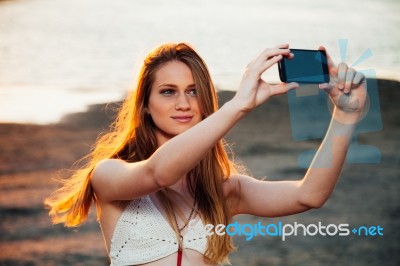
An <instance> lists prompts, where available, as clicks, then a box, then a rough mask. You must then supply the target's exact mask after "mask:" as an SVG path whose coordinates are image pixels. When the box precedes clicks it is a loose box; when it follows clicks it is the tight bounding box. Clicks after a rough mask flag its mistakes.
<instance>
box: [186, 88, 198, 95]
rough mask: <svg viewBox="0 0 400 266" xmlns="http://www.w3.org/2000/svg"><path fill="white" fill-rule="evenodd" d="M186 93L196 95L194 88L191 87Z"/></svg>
mask: <svg viewBox="0 0 400 266" xmlns="http://www.w3.org/2000/svg"><path fill="white" fill-rule="evenodd" d="M187 94H189V95H190V96H196V95H197V92H196V89H195V88H193V89H190V90H188V92H187Z"/></svg>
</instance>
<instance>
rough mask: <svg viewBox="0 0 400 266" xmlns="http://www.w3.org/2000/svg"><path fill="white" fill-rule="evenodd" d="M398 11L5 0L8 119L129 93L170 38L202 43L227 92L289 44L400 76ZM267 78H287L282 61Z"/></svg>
mask: <svg viewBox="0 0 400 266" xmlns="http://www.w3.org/2000/svg"><path fill="white" fill-rule="evenodd" d="M399 14H400V1H398V0H380V1H378V0H353V1H348V0H335V1H313V0H286V1H278V0H265V1H262V0H247V1H238V0H217V1H205V0H194V1H187V0H186V1H185V0H170V1H162V0H154V1H152V0H114V1H105V0H9V1H0V122H17V123H35V124H47V123H56V122H57V121H59V119H60V118H61V117H62V116H63V115H65V114H67V113H71V112H79V111H84V110H85V109H86V108H87V106H88V105H90V104H96V103H103V102H109V101H116V100H120V99H122V98H123V97H124V96H125V95H126V94H127V92H128V91H129V90H131V89H132V87H133V84H134V82H135V78H136V75H137V72H138V69H139V67H140V65H141V62H142V60H143V58H144V56H145V55H146V54H147V53H148V52H149V51H150V50H152V49H153V48H154V47H156V46H157V45H159V44H161V43H165V42H181V41H183V42H188V43H190V44H191V45H192V46H194V47H195V49H196V50H197V51H198V52H199V54H200V55H201V56H202V57H203V58H204V59H205V61H206V62H207V64H208V66H209V69H210V72H211V75H212V77H213V80H214V82H215V84H216V86H217V88H218V89H220V90H235V89H236V88H237V86H238V84H239V81H240V78H241V74H242V72H243V69H244V67H245V66H246V64H247V63H248V62H250V61H251V60H252V59H253V58H254V57H255V56H257V54H259V53H260V52H261V51H262V50H263V49H265V48H267V47H273V46H276V45H278V44H281V43H289V44H290V46H291V47H292V48H304V49H317V48H318V46H319V45H324V46H325V47H326V48H327V50H328V52H329V53H330V54H331V56H332V57H333V59H334V60H335V62H340V61H341V60H342V59H344V60H345V61H346V62H347V63H348V64H349V65H354V67H355V68H356V69H358V70H364V69H374V70H375V72H376V77H378V78H387V79H395V80H400V64H399V63H400V43H399V41H400V31H399V28H400V16H399ZM340 44H341V45H340ZM345 44H346V45H345ZM263 78H264V79H265V80H267V81H269V82H273V83H276V82H279V76H278V70H277V68H276V67H273V68H271V69H269V70H268V71H267V72H266V73H265V74H264V75H263Z"/></svg>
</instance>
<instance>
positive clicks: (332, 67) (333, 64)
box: [318, 45, 337, 76]
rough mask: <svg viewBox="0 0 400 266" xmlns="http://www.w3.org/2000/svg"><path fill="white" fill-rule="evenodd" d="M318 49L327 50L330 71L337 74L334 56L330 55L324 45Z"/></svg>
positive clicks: (331, 73)
mask: <svg viewBox="0 0 400 266" xmlns="http://www.w3.org/2000/svg"><path fill="white" fill-rule="evenodd" d="M318 50H322V51H325V54H326V61H327V62H328V71H329V74H330V75H332V76H333V75H336V71H337V70H336V66H335V63H334V62H333V60H332V57H331V56H330V55H329V53H328V52H327V51H326V48H325V47H324V46H322V45H321V46H320V47H318Z"/></svg>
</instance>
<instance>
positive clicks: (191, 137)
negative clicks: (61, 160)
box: [92, 45, 297, 201]
mask: <svg viewBox="0 0 400 266" xmlns="http://www.w3.org/2000/svg"><path fill="white" fill-rule="evenodd" d="M287 48H288V45H281V46H278V47H276V48H273V49H267V50H265V51H264V52H263V53H261V54H260V55H259V56H258V57H257V58H256V59H255V60H254V61H253V62H251V63H250V64H249V65H248V66H247V68H246V71H245V74H244V76H243V79H242V82H241V85H240V88H239V90H238V92H237V93H236V95H235V97H234V98H233V99H232V100H231V101H229V102H227V103H226V104H225V105H224V106H222V108H221V109H219V110H218V111H217V112H215V113H214V114H212V115H210V116H209V117H207V118H206V119H204V120H203V121H201V122H200V123H198V124H197V125H195V126H193V127H192V128H190V129H188V130H187V131H185V132H183V133H181V134H179V135H178V136H176V137H174V138H172V139H171V140H169V141H167V142H166V143H165V144H163V145H162V146H161V147H159V148H158V149H157V151H156V152H155V153H154V154H153V155H152V156H151V157H150V158H149V159H147V160H144V161H141V162H137V163H127V162H124V161H121V160H115V159H114V160H112V159H109V160H104V161H102V162H100V163H99V164H98V165H97V166H96V167H95V169H94V172H93V177H92V186H93V188H94V190H95V191H96V195H97V196H98V197H100V198H102V199H103V200H106V201H113V200H127V199H133V198H137V197H141V196H143V195H146V194H149V193H152V192H154V191H157V190H159V189H161V188H163V187H167V186H170V185H173V184H175V183H176V182H178V181H179V179H181V178H182V177H184V176H185V175H186V173H188V172H189V171H190V170H191V169H192V168H193V167H194V166H195V165H196V164H197V163H198V162H199V161H200V160H201V159H202V158H203V157H204V156H205V154H206V153H207V152H208V151H209V150H210V149H211V148H212V147H213V146H214V145H215V144H216V143H217V142H218V141H219V140H220V139H221V138H222V137H223V136H224V135H225V134H226V133H227V132H228V131H229V130H230V129H231V128H232V127H233V126H234V125H235V123H236V122H237V121H238V120H239V119H240V118H241V117H243V116H244V115H245V114H246V113H248V112H249V111H251V110H252V109H253V108H255V107H257V106H258V105H260V104H261V103H263V102H265V101H266V100H267V99H268V98H269V97H271V96H272V95H275V94H278V93H284V92H286V91H287V90H288V89H291V88H294V87H296V86H297V84H287V85H286V84H278V85H269V84H267V83H265V82H264V81H262V80H261V78H260V77H261V74H262V73H263V72H264V71H266V70H267V69H268V68H269V67H271V66H272V65H273V64H275V63H276V62H278V61H279V60H281V59H282V56H283V55H284V56H290V51H289V49H287Z"/></svg>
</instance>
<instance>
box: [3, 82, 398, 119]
mask: <svg viewBox="0 0 400 266" xmlns="http://www.w3.org/2000/svg"><path fill="white" fill-rule="evenodd" d="M367 79H370V78H367ZM375 80H377V81H378V83H379V84H381V85H382V86H387V85H386V84H393V86H397V85H396V84H400V80H397V79H385V78H377V79H375ZM47 90H48V89H47ZM24 91H25V93H26V92H27V91H26V89H24ZM78 91H79V90H78ZM102 91H103V90H102ZM217 91H218V92H225V91H227V92H234V90H227V89H218V88H217ZM93 92H94V90H93ZM74 93H78V94H79V92H76V91H75V92H74ZM82 93H85V94H87V91H86V90H84V91H83V92H82ZM53 94H54V92H52V95H53ZM106 94H107V93H106ZM62 95H64V96H65V97H67V94H65V92H64V93H62ZM53 97H54V95H53ZM85 97H87V96H85ZM104 97H105V96H102V97H100V98H102V99H103V98H104ZM110 97H111V98H112V99H115V100H111V101H104V100H98V101H95V102H93V101H91V103H89V104H86V103H85V102H84V101H83V102H81V103H80V104H81V107H79V108H78V107H77V106H75V107H73V109H75V110H79V111H66V110H64V109H65V108H66V107H63V108H62V109H63V111H60V110H55V112H54V113H57V117H58V118H57V119H54V118H50V117H49V118H48V119H47V120H46V119H43V118H40V119H39V121H44V122H36V123H35V122H31V121H29V119H23V120H24V121H20V120H18V119H16V120H14V121H10V120H9V119H7V121H0V124H26V125H41V126H46V125H55V124H59V123H61V122H62V120H63V119H65V117H68V116H74V115H75V117H77V114H85V113H88V112H92V113H93V109H92V108H98V107H99V106H100V107H101V106H103V105H106V104H110V103H111V104H114V103H118V102H120V101H122V100H123V99H124V97H125V96H123V97H120V98H118V97H116V95H113V96H110ZM42 98H43V99H46V95H45V94H44V95H43V97H42ZM81 101H82V100H81ZM46 102H47V104H49V103H48V101H47V100H46ZM52 107H54V103H51V104H49V106H48V107H46V106H40V107H39V109H42V110H43V112H45V113H48V109H51V108H52ZM13 108H14V107H13ZM5 109H7V106H6V107H5ZM67 109H68V108H67ZM45 110H46V111H45ZM69 110H70V109H69ZM5 111H6V110H4V112H5ZM9 112H11V113H12V112H19V110H17V109H15V110H14V109H11V111H10V110H9ZM5 113H7V112H5ZM54 113H53V114H52V116H54ZM29 116H32V114H29ZM36 120H38V119H36ZM49 120H51V121H49ZM53 120H54V121H53Z"/></svg>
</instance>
